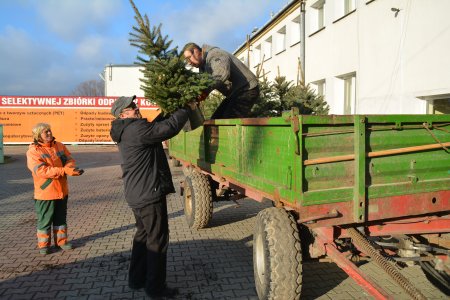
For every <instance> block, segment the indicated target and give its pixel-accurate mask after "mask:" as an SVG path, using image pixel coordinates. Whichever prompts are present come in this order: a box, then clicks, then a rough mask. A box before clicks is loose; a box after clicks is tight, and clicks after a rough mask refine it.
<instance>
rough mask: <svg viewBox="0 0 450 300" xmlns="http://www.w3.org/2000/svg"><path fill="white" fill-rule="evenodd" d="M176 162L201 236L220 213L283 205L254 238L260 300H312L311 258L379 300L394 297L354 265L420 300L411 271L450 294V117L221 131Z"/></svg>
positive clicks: (283, 123) (211, 128) (179, 144)
mask: <svg viewBox="0 0 450 300" xmlns="http://www.w3.org/2000/svg"><path fill="white" fill-rule="evenodd" d="M169 152H170V157H171V158H172V159H173V160H174V161H176V162H181V163H182V164H183V168H184V169H183V170H184V173H185V175H186V179H185V181H184V202H185V215H186V218H187V221H188V225H189V226H190V227H191V228H195V229H201V228H204V227H206V226H207V224H208V222H209V220H210V219H211V217H212V212H213V206H212V203H213V201H217V200H221V199H231V200H233V199H237V198H240V197H250V198H252V199H254V200H257V201H262V200H264V199H269V200H271V201H272V202H273V206H274V207H272V208H268V209H265V210H263V211H261V212H260V213H259V214H258V216H257V220H256V226H255V231H254V236H253V266H254V274H255V285H256V289H257V293H258V296H259V298H260V299H298V298H300V296H301V286H302V261H303V260H304V259H310V258H313V259H314V258H322V259H323V258H331V259H332V260H333V261H334V262H335V263H336V264H337V265H339V266H340V267H341V268H342V269H343V270H344V271H345V272H346V273H347V274H348V275H349V276H351V277H352V278H353V279H354V280H356V281H357V282H358V283H359V284H360V285H361V286H362V287H363V288H364V289H365V290H366V291H367V292H368V293H369V294H371V295H372V296H373V297H375V298H376V299H386V298H390V295H389V292H388V291H387V290H386V289H385V288H383V287H381V286H379V285H378V284H377V283H376V282H374V281H373V279H372V278H371V277H370V276H367V274H364V273H363V272H361V270H360V269H359V268H358V267H357V266H356V265H355V263H354V262H356V261H359V260H362V259H370V260H372V261H374V262H376V264H377V265H378V266H379V267H380V268H381V269H383V270H384V271H385V272H386V273H387V274H388V275H389V276H391V277H392V278H393V279H394V280H395V281H396V282H397V283H398V284H399V285H400V286H401V287H402V288H403V289H404V290H405V291H406V293H407V294H409V295H410V296H411V297H412V298H414V299H425V297H424V296H423V295H422V293H421V292H420V291H419V290H418V289H417V288H416V287H415V286H413V285H412V284H411V283H410V281H409V280H408V279H407V278H405V277H404V276H403V275H402V274H401V273H400V272H399V267H400V266H406V265H408V264H420V265H421V267H422V268H423V270H424V271H425V272H426V274H427V276H429V278H431V279H432V281H433V282H434V283H435V284H436V285H437V286H438V287H439V288H441V290H442V291H444V292H446V293H449V291H450V288H449V278H450V259H449V256H450V255H449V254H450V251H449V249H450V234H449V233H450V115H351V116H306V115H299V114H298V111H297V110H295V109H293V110H292V111H291V112H290V113H286V114H284V115H283V116H282V117H275V118H254V119H253V118H252V119H227V120H209V121H206V122H205V123H204V125H203V127H200V128H198V129H196V130H194V131H190V132H181V133H180V134H179V135H177V136H176V137H174V138H173V139H171V140H170V144H169Z"/></svg>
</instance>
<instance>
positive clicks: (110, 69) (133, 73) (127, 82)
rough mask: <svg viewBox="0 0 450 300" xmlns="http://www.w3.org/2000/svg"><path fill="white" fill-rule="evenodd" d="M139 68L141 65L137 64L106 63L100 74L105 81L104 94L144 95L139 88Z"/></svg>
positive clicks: (113, 95) (109, 95)
mask: <svg viewBox="0 0 450 300" xmlns="http://www.w3.org/2000/svg"><path fill="white" fill-rule="evenodd" d="M140 70H141V67H140V66H138V65H111V64H110V65H106V66H105V69H104V71H103V74H102V76H103V78H102V79H103V80H104V81H105V96H107V97H116V96H117V97H120V96H132V95H136V96H137V97H144V91H142V90H141V88H140V86H141V81H140V80H139V78H142V77H143V74H142V72H141V71H140Z"/></svg>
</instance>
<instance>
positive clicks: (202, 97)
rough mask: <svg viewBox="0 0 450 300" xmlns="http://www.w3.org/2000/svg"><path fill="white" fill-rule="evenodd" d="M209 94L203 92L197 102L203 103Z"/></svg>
mask: <svg viewBox="0 0 450 300" xmlns="http://www.w3.org/2000/svg"><path fill="white" fill-rule="evenodd" d="M208 95H209V94H208V93H207V92H205V91H203V92H202V93H201V94H200V95H198V96H197V101H198V102H202V101H204V100H205V99H206V97H208Z"/></svg>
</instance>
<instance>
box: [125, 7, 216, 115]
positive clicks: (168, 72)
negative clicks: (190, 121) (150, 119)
mask: <svg viewBox="0 0 450 300" xmlns="http://www.w3.org/2000/svg"><path fill="white" fill-rule="evenodd" d="M130 3H131V6H132V7H133V9H134V12H135V14H136V15H135V17H134V18H135V20H136V22H137V25H136V26H133V32H130V36H131V38H130V39H129V41H130V44H131V45H132V46H134V47H137V48H138V49H139V50H138V52H139V54H138V56H137V60H138V61H137V62H135V63H136V64H138V65H140V66H142V67H143V71H142V72H143V75H144V78H142V79H141V82H142V85H141V89H142V90H143V91H144V95H145V98H146V99H148V100H150V101H152V102H155V103H156V104H157V105H158V106H159V107H160V108H161V110H162V111H163V113H165V114H167V113H172V112H174V111H175V110H177V109H178V108H180V107H183V106H185V105H186V103H189V102H192V101H194V100H196V99H197V96H198V95H200V94H201V93H202V91H203V90H205V89H206V88H207V87H209V86H210V85H211V84H212V83H213V81H212V79H211V77H210V76H209V75H208V74H205V73H195V72H192V71H191V70H189V69H187V68H186V64H185V61H184V59H183V58H181V57H180V56H179V55H178V51H177V48H176V47H175V48H173V49H170V45H171V44H172V41H171V40H168V36H167V35H166V36H163V35H162V34H161V26H162V25H161V24H159V25H158V26H152V27H151V26H150V21H149V19H148V16H147V15H144V16H142V15H141V14H140V13H139V10H138V9H137V8H136V5H135V4H134V2H133V0H130Z"/></svg>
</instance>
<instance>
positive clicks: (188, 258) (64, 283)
mask: <svg viewBox="0 0 450 300" xmlns="http://www.w3.org/2000/svg"><path fill="white" fill-rule="evenodd" d="M26 149H27V147H25V146H5V148H4V150H5V155H6V163H5V164H0V178H1V180H0V253H1V255H0V299H145V294H144V292H143V291H132V290H130V289H129V288H128V286H127V268H128V262H129V257H130V249H131V243H132V237H133V234H134V231H135V229H134V222H133V221H134V218H133V215H132V213H131V210H130V209H129V208H128V206H127V205H126V202H125V200H124V196H123V185H122V180H121V171H120V158H119V154H118V152H117V149H116V147H115V146H109V145H108V146H82V145H78V146H75V145H74V146H69V150H70V151H71V152H72V154H73V156H74V158H75V159H76V160H77V162H78V164H79V165H80V166H81V167H82V168H84V169H85V171H86V172H85V174H84V175H83V176H80V177H71V178H70V179H69V189H70V194H69V205H68V226H69V238H70V239H71V240H72V243H73V245H74V246H75V249H73V250H71V251H56V250H54V251H53V252H52V253H51V254H49V255H47V256H41V255H39V254H38V251H37V250H36V237H35V230H36V217H35V213H34V207H33V201H32V199H33V182H32V179H31V174H30V172H29V171H28V169H27V168H26V157H25V152H26ZM172 173H173V177H174V183H175V184H176V185H177V190H179V183H180V182H181V181H182V180H183V175H182V171H181V168H179V167H177V168H172ZM269 206H270V203H259V202H256V201H253V200H251V199H243V200H239V201H238V204H236V203H233V202H218V203H214V215H213V219H212V221H211V224H210V226H209V228H207V229H203V230H199V231H196V230H190V229H189V228H188V227H187V225H186V223H185V219H184V215H183V202H182V197H180V196H179V194H171V195H170V196H169V197H168V209H169V218H170V219H169V222H170V247H169V253H168V266H167V268H168V274H167V280H168V284H169V285H170V286H173V287H176V288H178V289H179V290H180V295H179V297H178V299H257V295H256V290H255V286H254V281H253V266H252V232H253V225H254V221H255V216H256V214H257V213H258V212H259V211H260V210H261V209H264V208H266V207H269ZM361 268H362V269H364V270H365V271H367V272H370V274H371V276H373V277H374V278H375V280H376V281H377V282H378V283H379V284H380V285H382V286H385V287H387V288H388V289H389V290H390V291H391V293H393V294H394V298H395V299H408V296H407V295H406V294H405V293H404V292H402V291H401V289H400V288H399V287H398V286H397V285H396V284H395V283H393V282H392V280H391V279H389V278H388V277H387V276H386V275H385V274H384V273H382V272H381V271H380V269H378V268H377V267H376V266H375V265H374V264H373V263H367V264H365V265H364V266H362V267H361ZM303 269H304V274H303V290H302V299H333V300H334V299H371V297H369V296H368V295H367V293H365V292H364V290H363V289H362V288H361V287H360V286H358V284H356V283H355V282H354V281H353V280H352V279H351V278H349V277H348V276H347V274H346V273H344V272H343V271H342V270H341V269H340V268H339V267H337V266H336V264H334V263H318V262H312V263H305V264H304V268H303ZM402 273H403V274H404V275H405V276H407V277H408V278H409V279H410V280H412V281H413V283H414V285H415V286H417V287H418V288H420V289H421V291H422V292H423V293H424V294H425V296H426V297H428V298H429V299H447V297H446V296H445V295H444V294H443V293H441V292H440V291H439V290H437V289H436V288H435V287H434V286H432V285H431V284H430V283H429V282H428V280H427V279H426V277H425V276H424V274H423V273H422V271H421V270H420V268H418V267H410V268H406V269H404V270H403V271H402Z"/></svg>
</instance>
